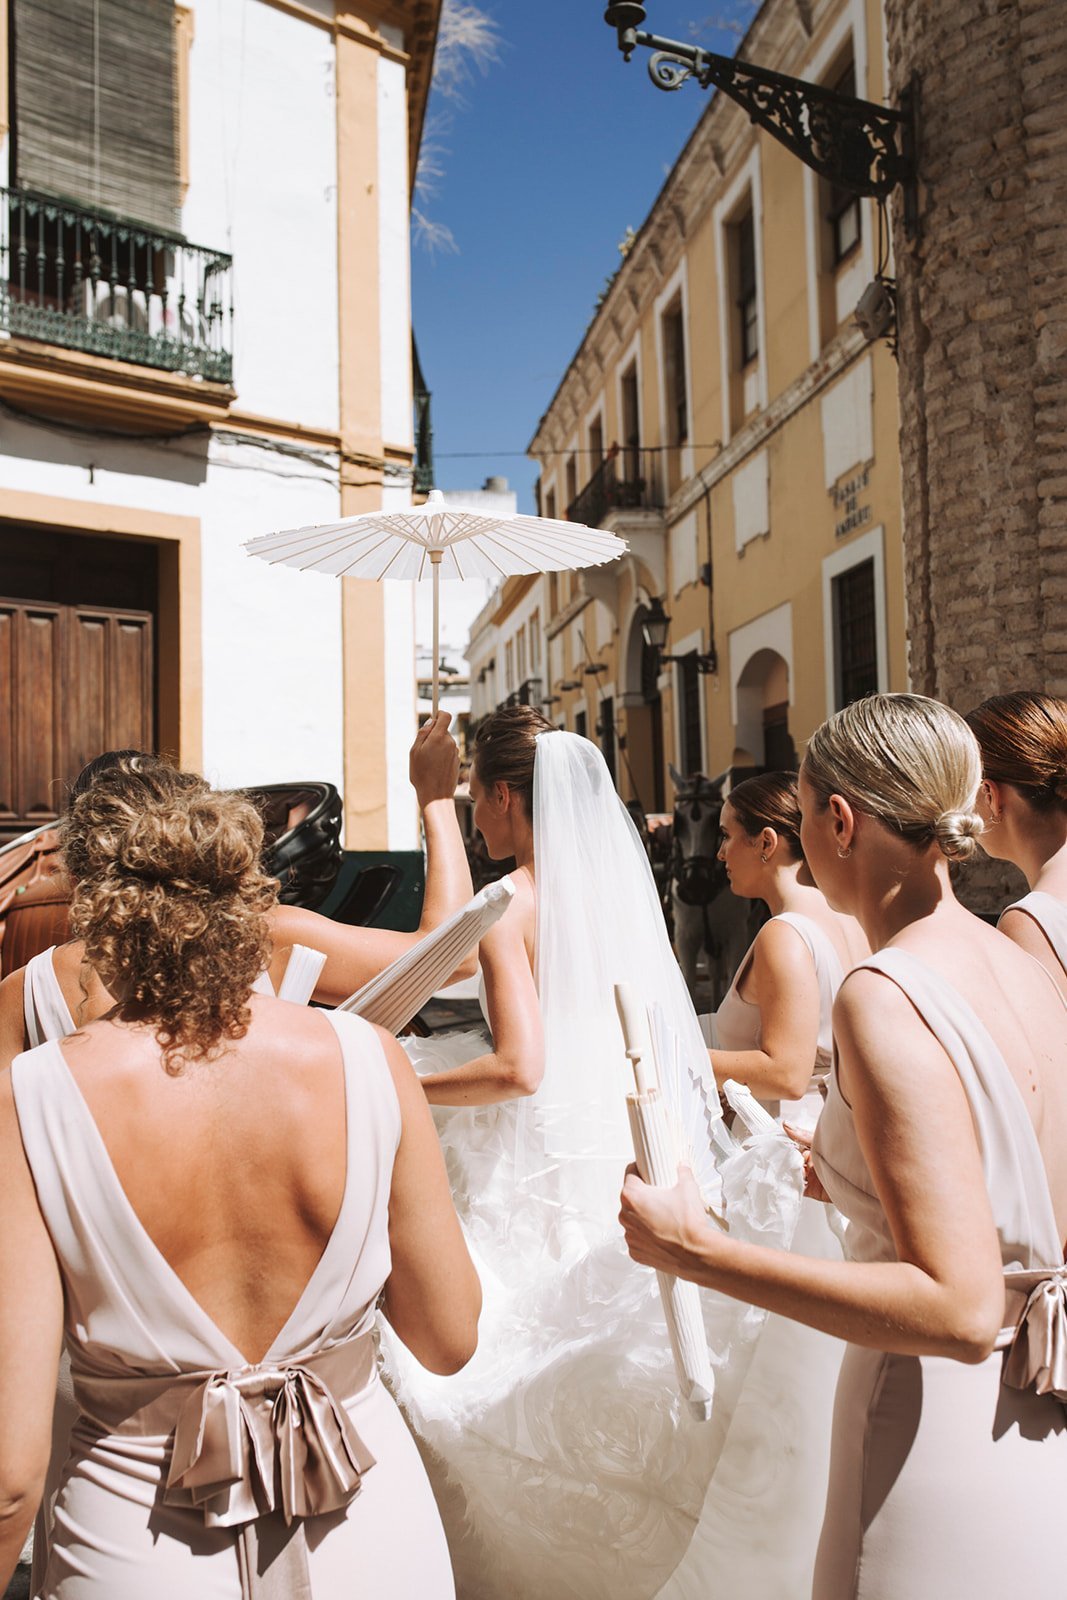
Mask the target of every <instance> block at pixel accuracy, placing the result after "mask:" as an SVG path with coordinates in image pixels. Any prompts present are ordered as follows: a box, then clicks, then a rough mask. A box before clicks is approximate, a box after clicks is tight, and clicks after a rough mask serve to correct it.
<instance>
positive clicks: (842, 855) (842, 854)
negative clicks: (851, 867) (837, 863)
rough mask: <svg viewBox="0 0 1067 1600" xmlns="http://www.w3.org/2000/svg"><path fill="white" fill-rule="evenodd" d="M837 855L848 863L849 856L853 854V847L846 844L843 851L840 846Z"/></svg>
mask: <svg viewBox="0 0 1067 1600" xmlns="http://www.w3.org/2000/svg"><path fill="white" fill-rule="evenodd" d="M837 854H838V856H839V858H840V859H841V860H842V861H847V860H848V858H849V856H850V855H851V854H852V846H851V845H850V844H846V846H845V848H844V849H843V850H842V848H841V846H840V845H838V847H837Z"/></svg>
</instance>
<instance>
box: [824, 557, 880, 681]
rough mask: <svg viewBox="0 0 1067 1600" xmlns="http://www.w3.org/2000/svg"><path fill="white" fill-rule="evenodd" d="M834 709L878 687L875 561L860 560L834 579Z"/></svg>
mask: <svg viewBox="0 0 1067 1600" xmlns="http://www.w3.org/2000/svg"><path fill="white" fill-rule="evenodd" d="M833 607H834V668H835V670H834V679H835V684H834V687H835V695H836V702H837V704H836V709H837V710H840V709H841V707H842V706H847V705H849V704H850V703H851V702H852V701H853V700H859V699H860V698H861V697H862V696H863V695H865V694H875V693H876V692H877V689H878V631H877V625H876V612H875V590H874V561H873V559H871V560H867V561H860V562H858V563H857V565H856V566H854V567H849V568H848V569H847V571H845V572H842V573H841V574H840V575H839V576H838V577H836V578H835V579H834V580H833Z"/></svg>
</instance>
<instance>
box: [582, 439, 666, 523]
mask: <svg viewBox="0 0 1067 1600" xmlns="http://www.w3.org/2000/svg"><path fill="white" fill-rule="evenodd" d="M659 467H660V461H659V452H657V451H655V450H640V449H632V448H629V447H627V448H626V449H622V448H621V447H619V446H618V445H615V446H613V447H612V449H611V450H610V451H609V452H608V454H607V455H606V456H605V457H604V459H603V461H602V462H601V463H600V465H599V467H597V469H596V471H595V472H594V473H593V476H592V477H591V478H590V480H589V482H588V483H587V484H586V486H585V488H584V489H583V490H582V491H581V493H580V494H579V495H577V496H576V497H575V499H574V500H572V501H571V503H570V505H569V506H568V507H567V520H568V521H569V522H584V523H585V524H586V526H587V527H590V528H599V526H600V524H601V523H602V522H603V520H604V518H605V517H606V516H607V514H608V512H609V511H658V510H660V509H661V508H662V506H663V504H664V501H663V496H662V491H661V489H660V481H659V480H660V472H659Z"/></svg>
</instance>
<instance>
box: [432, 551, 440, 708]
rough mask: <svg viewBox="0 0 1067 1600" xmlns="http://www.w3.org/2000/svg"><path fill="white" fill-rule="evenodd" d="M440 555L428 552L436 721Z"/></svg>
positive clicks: (438, 552)
mask: <svg viewBox="0 0 1067 1600" xmlns="http://www.w3.org/2000/svg"><path fill="white" fill-rule="evenodd" d="M441 555H442V552H441V551H440V550H431V551H430V566H431V567H432V569H433V717H434V721H435V722H436V720H437V702H438V701H439V700H440V698H441V650H440V624H441Z"/></svg>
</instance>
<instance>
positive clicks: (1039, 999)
mask: <svg viewBox="0 0 1067 1600" xmlns="http://www.w3.org/2000/svg"><path fill="white" fill-rule="evenodd" d="M894 943H895V944H896V945H897V946H899V948H900V949H902V950H907V951H909V952H910V953H911V954H912V955H914V956H916V957H918V958H919V959H920V960H922V961H924V962H926V963H927V965H928V966H930V967H932V968H933V969H934V970H935V971H936V972H937V973H938V974H939V975H940V977H941V978H942V979H943V980H944V982H945V983H946V984H947V985H949V986H950V987H951V988H953V989H955V990H956V991H957V992H958V993H959V994H961V995H962V996H963V998H964V999H965V1000H966V1001H967V1003H968V1005H969V1006H970V1007H971V1009H972V1010H973V1011H974V1013H975V1015H976V1016H977V1017H978V1019H979V1021H980V1022H981V1023H982V1025H983V1026H984V1027H985V1029H986V1031H987V1032H988V1033H989V1036H990V1038H991V1039H992V1040H993V1043H994V1044H995V1045H996V1046H997V1049H998V1050H999V1051H1000V1053H1001V1055H1002V1056H1003V1057H1004V1061H1005V1063H1006V1065H1007V1067H1008V1070H1009V1071H1010V1073H1011V1075H1012V1078H1013V1079H1014V1080H1015V1083H1016V1085H1017V1086H1018V1088H1019V1092H1020V1094H1021V1095H1022V1097H1023V1100H1024V1103H1025V1105H1026V1108H1027V1112H1028V1114H1029V1116H1030V1120H1031V1122H1032V1124H1033V1127H1034V1132H1035V1133H1036V1135H1037V1141H1038V1145H1039V1147H1040V1150H1041V1154H1042V1157H1043V1160H1044V1163H1045V1171H1046V1174H1047V1176H1048V1182H1049V1190H1050V1193H1051V1195H1052V1204H1053V1209H1054V1211H1055V1213H1056V1221H1057V1226H1058V1228H1059V1234H1060V1238H1061V1240H1063V1239H1067V1005H1065V1003H1064V1000H1063V998H1062V997H1061V995H1060V994H1059V992H1058V990H1057V988H1056V986H1055V984H1054V983H1053V982H1052V981H1051V980H1050V977H1049V975H1048V973H1047V972H1046V971H1045V970H1044V968H1043V967H1041V966H1040V965H1039V964H1038V962H1036V961H1035V960H1034V959H1033V958H1032V957H1031V956H1029V955H1027V954H1025V953H1024V952H1023V951H1021V950H1019V949H1018V948H1017V947H1016V946H1015V945H1014V944H1013V943H1012V941H1011V940H1010V939H1007V938H1005V937H1004V935H1003V934H1001V933H998V932H997V931H996V930H995V929H993V928H990V927H988V926H987V925H986V924H985V923H984V922H982V921H981V920H980V919H979V918H978V917H973V916H971V915H970V913H969V912H966V911H964V910H963V909H962V908H961V907H957V906H954V907H952V908H951V909H946V911H945V912H944V914H943V916H940V917H937V918H929V919H926V920H924V921H922V922H918V923H913V924H912V925H911V926H910V927H909V928H907V929H906V930H905V931H904V933H902V934H901V935H900V937H899V938H898V939H896V940H895V941H894Z"/></svg>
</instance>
